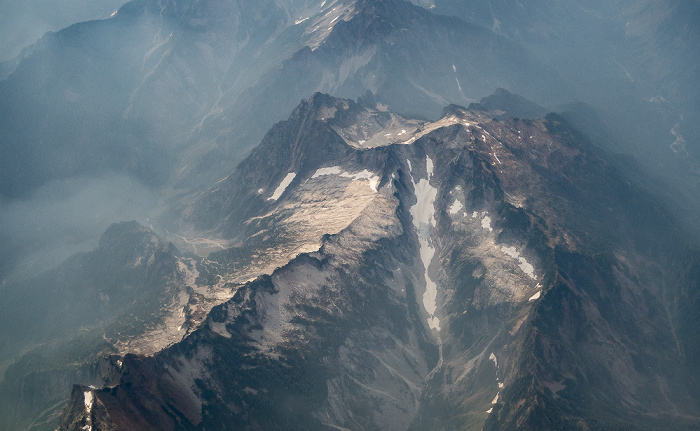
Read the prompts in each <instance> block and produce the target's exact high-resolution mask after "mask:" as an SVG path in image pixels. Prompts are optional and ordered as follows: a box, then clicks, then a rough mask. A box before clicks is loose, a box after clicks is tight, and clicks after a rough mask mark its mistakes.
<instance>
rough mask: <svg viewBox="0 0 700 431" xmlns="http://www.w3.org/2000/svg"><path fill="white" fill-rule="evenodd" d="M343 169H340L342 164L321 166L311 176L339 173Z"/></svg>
mask: <svg viewBox="0 0 700 431" xmlns="http://www.w3.org/2000/svg"><path fill="white" fill-rule="evenodd" d="M341 172H342V171H341V170H340V166H331V167H329V168H321V169H317V170H316V172H315V173H314V174H313V175H312V176H311V178H318V177H320V176H322V175H338V174H340V173H341Z"/></svg>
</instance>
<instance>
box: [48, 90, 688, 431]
mask: <svg viewBox="0 0 700 431" xmlns="http://www.w3.org/2000/svg"><path fill="white" fill-rule="evenodd" d="M195 207H196V208H197V209H199V210H200V212H193V213H192V214H190V215H189V217H191V218H192V219H199V220H202V223H203V226H204V225H206V227H208V228H209V229H210V230H209V231H208V232H209V235H220V238H222V239H225V240H228V241H231V245H232V247H231V248H228V249H226V250H224V251H221V252H216V253H212V254H210V255H209V258H208V259H207V260H208V264H207V265H206V266H207V271H208V272H207V276H206V278H207V279H209V280H218V281H219V283H218V284H213V285H212V288H213V289H216V288H217V286H219V285H220V284H221V281H224V280H226V285H231V284H234V285H236V288H235V289H234V290H235V293H234V294H233V296H232V297H231V299H230V300H228V301H225V302H223V303H222V304H221V305H218V306H215V307H214V308H212V310H211V312H210V313H209V314H208V315H207V317H206V319H205V320H204V322H203V323H202V325H200V326H198V327H197V329H195V330H193V331H192V332H191V333H189V334H188V335H187V336H186V337H185V338H184V339H183V340H182V341H181V342H178V343H176V344H174V345H172V346H171V347H169V348H167V349H165V350H163V351H161V352H159V353H157V354H155V355H154V356H152V357H143V356H135V355H127V356H126V357H125V358H124V360H123V363H122V364H121V365H120V366H119V369H118V370H114V372H115V373H116V372H118V374H119V378H118V379H117V380H112V382H111V385H109V386H107V387H105V388H89V387H76V389H75V390H74V391H73V396H72V401H71V404H70V406H69V408H68V409H67V410H66V412H65V414H64V417H63V420H62V424H63V425H62V428H61V429H79V428H81V427H84V426H88V425H91V424H101V425H100V427H101V428H100V429H111V428H109V427H116V429H191V428H192V429H194V428H202V429H204V428H206V429H209V428H222V429H231V428H246V429H282V428H285V429H332V428H335V429H337V428H343V429H451V428H460V429H482V428H485V429H513V428H518V429H554V428H558V427H564V428H567V429H568V428H572V429H574V428H585V427H589V428H599V427H612V428H616V427H617V428H625V427H628V428H629V427H632V428H638V427H640V428H643V427H647V428H650V429H656V428H659V429H660V428H664V427H672V428H673V427H675V428H677V429H683V428H684V427H694V426H698V421H697V419H696V418H695V417H696V415H697V405H698V404H697V395H698V394H697V391H696V389H695V388H697V386H696V385H695V383H696V382H694V380H693V379H694V377H692V376H696V375H698V374H697V371H698V370H697V364H698V361H697V352H698V349H697V348H698V340H697V338H696V337H695V336H694V330H693V326H692V323H691V322H692V321H693V319H695V317H694V316H695V314H694V311H693V310H697V307H698V305H700V304H698V303H697V295H696V294H695V293H694V285H693V281H692V280H694V274H696V273H697V270H698V257H700V254H698V250H697V249H695V248H693V247H692V246H690V245H689V244H688V245H683V244H684V238H683V237H682V235H683V234H682V232H679V231H678V230H677V229H676V228H675V227H674V225H673V222H672V219H671V216H670V215H669V214H668V213H667V212H666V211H665V210H664V209H663V208H662V207H661V206H660V205H658V204H657V203H656V200H655V198H654V197H653V196H650V195H649V194H648V193H646V192H644V191H643V190H641V189H639V188H637V187H635V186H634V185H632V184H630V183H629V182H628V181H627V180H626V178H625V177H624V176H623V175H622V174H621V173H620V172H619V171H618V170H617V169H615V168H614V167H613V166H612V165H611V164H610V163H609V162H608V161H606V155H605V154H604V153H601V152H600V151H599V150H596V149H595V148H593V147H591V146H590V144H588V143H587V142H586V141H585V139H584V138H583V137H582V136H581V135H579V134H578V133H577V132H576V131H574V130H573V129H571V128H570V127H569V126H568V125H567V124H566V123H565V122H564V121H563V120H562V119H561V118H560V117H557V116H556V115H548V116H546V117H545V118H543V119H541V120H520V119H507V120H494V119H493V116H492V113H489V112H480V111H474V110H471V111H470V110H467V109H465V108H460V107H457V106H451V107H449V108H448V109H446V110H445V112H444V114H443V116H442V117H441V118H440V119H439V120H438V121H435V122H429V121H428V122H423V121H411V120H407V119H403V118H401V117H399V116H398V115H396V114H393V113H390V112H388V111H386V110H384V109H383V108H381V105H374V104H373V101H371V100H364V101H362V100H361V101H358V102H353V101H350V100H344V99H335V98H332V97H329V96H327V95H323V94H315V95H314V96H313V97H312V98H311V99H309V100H308V101H306V100H305V101H302V103H301V104H300V105H299V106H298V107H297V109H295V111H294V112H293V114H292V115H291V117H290V118H289V120H287V121H285V122H282V123H279V124H277V125H275V126H274V127H273V128H272V129H271V130H270V131H269V132H268V134H267V135H266V137H265V138H264V139H263V141H262V143H261V145H260V146H259V147H258V148H256V150H254V151H253V153H252V154H251V155H250V156H249V157H248V158H246V159H245V160H244V161H243V162H242V164H241V165H240V166H239V168H238V169H237V170H236V171H235V172H234V173H232V175H231V176H230V177H229V178H228V179H227V180H225V181H223V182H222V183H221V184H219V185H218V189H216V190H214V191H213V192H212V193H210V194H208V195H207V197H206V198H202V200H201V201H200V202H198V203H197V204H196V205H195ZM212 220H217V222H216V223H213V224H212V223H211V221H212ZM660 233H663V234H662V235H660ZM679 248H681V249H683V250H684V252H683V253H680V254H679V253H674V252H671V251H672V250H678V249H679ZM652 262H653V263H652ZM200 274H201V273H200ZM246 278H248V280H245V279H246ZM695 283H697V280H695ZM660 382H663V384H660ZM659 399H664V400H665V401H664V402H663V403H659V401H658V400H659Z"/></svg>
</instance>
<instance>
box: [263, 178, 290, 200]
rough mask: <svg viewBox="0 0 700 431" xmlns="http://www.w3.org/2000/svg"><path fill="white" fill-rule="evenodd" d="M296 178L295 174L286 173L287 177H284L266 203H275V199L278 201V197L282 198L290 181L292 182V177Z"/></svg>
mask: <svg viewBox="0 0 700 431" xmlns="http://www.w3.org/2000/svg"><path fill="white" fill-rule="evenodd" d="M296 176H297V174H296V173H295V172H290V173H288V174H287V176H286V177H284V179H283V180H282V182H281V183H280V185H279V186H277V188H276V189H275V192H274V193H273V194H272V196H270V197H269V198H267V200H268V201H276V200H277V199H279V198H280V196H282V193H284V191H285V190H287V186H289V185H290V184H291V183H292V181H294V177H296Z"/></svg>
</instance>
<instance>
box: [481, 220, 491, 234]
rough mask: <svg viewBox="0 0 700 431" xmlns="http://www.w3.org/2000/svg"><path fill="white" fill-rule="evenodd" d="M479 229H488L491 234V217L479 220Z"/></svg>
mask: <svg viewBox="0 0 700 431" xmlns="http://www.w3.org/2000/svg"><path fill="white" fill-rule="evenodd" d="M481 227H482V228H484V229H488V230H489V232H493V228H492V227H491V217H489V216H484V218H483V219H481Z"/></svg>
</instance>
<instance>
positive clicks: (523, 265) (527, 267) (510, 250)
mask: <svg viewBox="0 0 700 431" xmlns="http://www.w3.org/2000/svg"><path fill="white" fill-rule="evenodd" d="M501 251H502V252H503V253H505V254H507V255H508V256H510V257H512V258H513V259H517V261H518V262H519V264H518V266H519V267H520V269H521V270H522V271H523V272H524V273H525V274H527V275H528V276H529V277H530V278H531V279H533V280H537V276H536V275H535V268H534V267H533V266H532V265H531V264H530V263H529V262H528V261H527V260H526V259H525V258H524V257H522V256H520V253H519V252H518V250H517V249H516V248H515V247H506V246H502V247H501Z"/></svg>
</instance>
